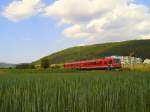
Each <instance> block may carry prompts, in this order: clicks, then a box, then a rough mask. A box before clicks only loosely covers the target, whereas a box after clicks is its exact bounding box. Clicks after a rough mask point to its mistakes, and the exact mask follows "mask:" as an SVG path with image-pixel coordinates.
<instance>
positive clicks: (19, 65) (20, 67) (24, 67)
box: [16, 63, 35, 69]
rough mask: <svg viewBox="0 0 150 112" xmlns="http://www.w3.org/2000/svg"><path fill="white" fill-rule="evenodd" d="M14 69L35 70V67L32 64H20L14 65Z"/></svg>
mask: <svg viewBox="0 0 150 112" xmlns="http://www.w3.org/2000/svg"><path fill="white" fill-rule="evenodd" d="M16 69H35V66H34V65H32V64H28V63H22V64H18V65H16Z"/></svg>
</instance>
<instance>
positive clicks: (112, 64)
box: [64, 57, 121, 70]
mask: <svg viewBox="0 0 150 112" xmlns="http://www.w3.org/2000/svg"><path fill="white" fill-rule="evenodd" d="M64 68H66V69H109V70H111V69H116V68H121V61H120V59H116V58H112V57H107V58H103V59H97V60H85V61H78V62H72V63H66V64H64Z"/></svg>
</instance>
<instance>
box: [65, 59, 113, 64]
mask: <svg viewBox="0 0 150 112" xmlns="http://www.w3.org/2000/svg"><path fill="white" fill-rule="evenodd" d="M105 59H112V57H106V58H101V59H94V60H82V61H75V62H70V63H65V64H78V63H87V62H95V61H102V60H105Z"/></svg>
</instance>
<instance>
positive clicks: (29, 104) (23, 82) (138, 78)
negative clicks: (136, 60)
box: [0, 70, 150, 112]
mask: <svg viewBox="0 0 150 112" xmlns="http://www.w3.org/2000/svg"><path fill="white" fill-rule="evenodd" d="M0 71H1V72H0V112H149V111H150V73H149V72H115V71H114V72H105V71H80V72H71V71H70V72H64V73H59V72H49V71H42V70H41V71H33V70H24V71H19V70H9V71H7V70H0Z"/></svg>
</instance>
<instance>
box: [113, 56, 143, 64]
mask: <svg viewBox="0 0 150 112" xmlns="http://www.w3.org/2000/svg"><path fill="white" fill-rule="evenodd" d="M111 57H114V58H118V59H120V60H121V63H122V64H141V63H143V60H142V59H141V58H137V57H131V56H111Z"/></svg>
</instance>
